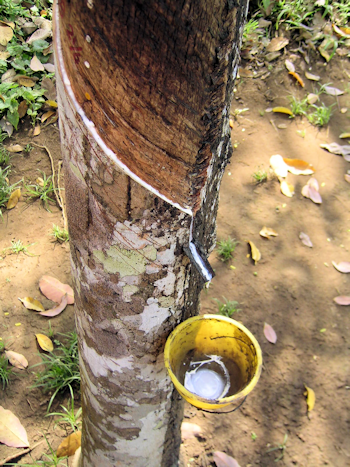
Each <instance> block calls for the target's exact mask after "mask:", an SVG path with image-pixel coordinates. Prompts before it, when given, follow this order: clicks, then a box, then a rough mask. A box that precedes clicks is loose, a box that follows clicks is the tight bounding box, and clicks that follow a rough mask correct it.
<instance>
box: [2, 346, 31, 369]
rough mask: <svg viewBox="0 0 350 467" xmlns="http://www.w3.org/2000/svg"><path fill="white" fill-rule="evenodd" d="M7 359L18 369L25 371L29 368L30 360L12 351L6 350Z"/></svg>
mask: <svg viewBox="0 0 350 467" xmlns="http://www.w3.org/2000/svg"><path fill="white" fill-rule="evenodd" d="M5 354H6V357H7V358H8V361H9V362H10V363H11V365H13V366H14V367H16V368H19V369H20V370H25V369H26V368H27V366H28V360H27V359H26V357H25V356H24V355H22V354H20V353H17V352H13V351H12V350H5Z"/></svg>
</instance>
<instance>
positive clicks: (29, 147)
mask: <svg viewBox="0 0 350 467" xmlns="http://www.w3.org/2000/svg"><path fill="white" fill-rule="evenodd" d="M33 149H34V147H33V146H32V145H31V144H26V146H25V148H24V152H26V153H27V154H29V153H30V151H33Z"/></svg>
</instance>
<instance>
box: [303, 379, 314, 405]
mask: <svg viewBox="0 0 350 467" xmlns="http://www.w3.org/2000/svg"><path fill="white" fill-rule="evenodd" d="M304 386H305V389H306V391H305V392H304V396H306V404H307V411H308V412H311V410H312V409H313V408H314V406H315V401H316V396H315V392H314V390H313V389H311V388H309V387H307V386H306V384H304Z"/></svg>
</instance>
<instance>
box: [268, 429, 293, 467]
mask: <svg viewBox="0 0 350 467" xmlns="http://www.w3.org/2000/svg"><path fill="white" fill-rule="evenodd" d="M287 439H288V434H287V433H286V434H285V435H284V439H283V443H282V444H279V445H278V446H276V447H274V448H271V449H268V450H267V451H266V452H273V451H281V454H280V455H279V456H278V457H276V459H275V462H278V461H280V460H282V459H283V457H284V453H285V451H286V449H287Z"/></svg>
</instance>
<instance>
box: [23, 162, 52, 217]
mask: <svg viewBox="0 0 350 467" xmlns="http://www.w3.org/2000/svg"><path fill="white" fill-rule="evenodd" d="M39 172H40V173H41V174H42V177H38V179H37V183H35V184H31V185H26V184H25V185H24V188H25V189H26V192H25V194H26V195H27V196H28V199H29V201H35V200H36V199H40V200H41V201H42V203H43V206H44V208H45V209H46V210H47V211H49V212H50V209H49V205H48V203H49V202H51V203H54V202H55V200H54V199H53V198H51V197H50V195H52V194H53V193H54V192H55V189H54V187H53V180H52V175H50V176H49V177H47V176H46V174H45V173H44V172H42V171H41V170H39Z"/></svg>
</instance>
